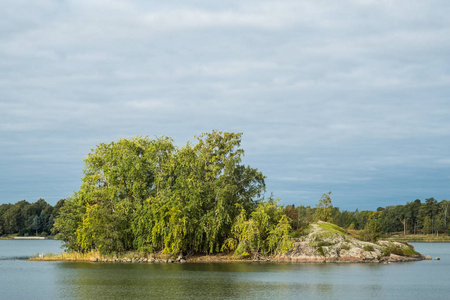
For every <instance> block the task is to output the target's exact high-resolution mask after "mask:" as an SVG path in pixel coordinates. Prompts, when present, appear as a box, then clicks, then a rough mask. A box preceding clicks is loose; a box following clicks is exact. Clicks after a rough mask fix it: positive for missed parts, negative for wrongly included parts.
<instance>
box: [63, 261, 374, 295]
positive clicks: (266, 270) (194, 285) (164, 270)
mask: <svg viewBox="0 0 450 300" xmlns="http://www.w3.org/2000/svg"><path fill="white" fill-rule="evenodd" d="M360 267H363V269H365V271H368V270H369V269H379V265H364V266H362V265H344V266H342V268H341V265H334V264H271V263H265V264H264V263H263V264H257V263H228V264H226V263H221V264H207V263H205V264H112V263H111V264H90V263H60V264H58V265H57V273H58V275H57V276H56V278H57V283H56V284H57V285H58V286H60V287H61V288H60V291H61V292H62V294H60V298H77V299H92V297H94V296H95V298H102V299H124V298H128V299H130V298H135V299H148V298H165V299H199V298H200V299H246V298H247V299H274V298H275V299H278V298H287V299H296V298H298V296H299V295H302V296H305V297H307V298H309V299H323V298H328V299H330V298H339V297H340V296H343V294H344V292H345V290H346V289H348V288H349V284H350V285H351V286H353V285H354V282H353V283H352V282H347V280H348V276H350V277H352V276H353V275H355V274H357V273H359V272H360V271H361V270H363V269H361V268H360ZM345 269H347V270H345ZM348 271H351V272H348ZM355 272H356V273H355ZM369 273H370V272H369ZM352 274H353V275H352ZM351 286H350V288H351ZM365 288H366V289H367V288H368V290H366V292H365V294H366V295H377V291H379V290H380V289H381V285H380V284H374V283H369V284H366V287H365ZM347 296H348V295H347Z"/></svg>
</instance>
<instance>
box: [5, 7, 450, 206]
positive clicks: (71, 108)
mask: <svg viewBox="0 0 450 300" xmlns="http://www.w3.org/2000/svg"><path fill="white" fill-rule="evenodd" d="M0 3H1V7H2V9H1V10H0V204H1V203H15V202H17V201H20V200H27V201H29V202H34V201H36V200H38V199H39V198H43V199H45V200H46V201H47V202H48V203H50V204H52V205H54V204H55V203H56V202H57V201H58V200H59V199H62V198H66V197H69V196H71V195H72V194H73V192H74V191H77V190H78V189H79V186H80V184H81V177H82V171H83V168H84V163H83V157H86V156H87V154H88V153H89V152H90V150H91V149H93V148H95V147H96V146H97V145H98V144H99V143H102V142H111V141H114V140H117V139H119V138H125V137H132V136H136V135H141V136H147V135H148V136H150V137H159V136H170V137H172V138H173V139H174V141H175V144H176V145H178V146H182V145H184V144H185V143H186V142H187V141H189V140H190V141H194V136H196V135H199V134H201V133H203V132H211V131H212V130H215V129H217V130H221V131H230V132H242V133H243V137H242V148H243V149H244V150H245V157H244V163H245V164H248V165H250V166H251V167H254V168H258V170H260V171H261V172H262V173H263V174H264V175H266V176H267V179H266V189H267V195H270V193H273V195H274V196H275V197H278V198H280V203H281V204H285V205H288V204H294V205H310V206H314V205H315V204H316V203H317V202H318V200H319V199H320V197H321V196H322V194H324V193H327V192H328V191H332V194H331V199H332V203H333V205H334V206H339V207H340V208H341V209H346V210H355V209H357V208H358V209H359V210H374V209H376V208H377V207H380V206H382V207H385V206H388V205H398V204H406V202H409V201H414V200H415V199H421V200H422V201H424V200H425V199H426V198H430V197H434V198H435V199H437V200H438V201H441V200H443V199H450V189H449V187H450V184H449V183H450V172H449V171H450V156H449V153H450V152H449V150H450V117H449V116H450V98H449V97H450V18H448V16H449V15H450V2H449V1H447V0H430V1H401V0H398V1H388V0H342V1H333V0H330V1H326V0H317V1H306V0H294V1H291V0H283V1H274V0H272V1H267V0H240V1H233V0H231V1H210V0H207V1H206V0H205V1H203V0H186V1H130V0H127V1H114V0H76V1H75V0H74V1H69V0H62V1H61V0H59V1H50V0H42V1H31V0H30V1H25V0H24V1H7V0H0Z"/></svg>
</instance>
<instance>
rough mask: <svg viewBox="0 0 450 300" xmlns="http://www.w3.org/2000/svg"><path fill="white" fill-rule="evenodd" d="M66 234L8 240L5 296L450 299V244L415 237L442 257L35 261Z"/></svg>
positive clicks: (1, 269)
mask: <svg viewBox="0 0 450 300" xmlns="http://www.w3.org/2000/svg"><path fill="white" fill-rule="evenodd" d="M59 245H60V244H59V242H58V241H49V240H44V241H9V240H0V299H300V298H302V299H372V298H377V299H447V298H448V295H449V294H450V284H449V275H450V244H449V243H443V244H429V243H415V244H414V246H415V247H416V250H418V251H419V252H421V253H423V254H425V255H427V254H429V255H431V256H433V258H434V257H435V256H439V257H440V258H441V260H440V261H434V260H433V261H421V262H413V263H399V264H389V265H383V264H301V263H297V264H289V263H277V264H275V263H229V264H100V263H97V264H95V263H62V262H30V261H26V260H24V259H23V258H24V257H27V256H31V255H34V254H36V253H38V252H39V253H41V252H43V253H48V252H53V253H56V252H61V250H60V249H59Z"/></svg>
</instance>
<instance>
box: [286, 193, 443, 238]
mask: <svg viewBox="0 0 450 300" xmlns="http://www.w3.org/2000/svg"><path fill="white" fill-rule="evenodd" d="M449 206H450V201H449V200H442V201H440V202H438V201H437V200H436V199H434V198H428V199H426V200H425V202H423V203H422V202H421V200H419V199H416V200H414V201H412V202H408V203H406V204H405V205H395V206H386V207H378V209H377V210H376V211H372V210H363V211H359V210H358V209H356V210H355V211H346V210H342V211H341V210H340V209H339V207H333V206H331V205H329V206H328V209H329V219H328V221H330V222H332V223H334V224H336V225H338V226H340V227H343V228H346V229H356V230H364V229H367V228H368V227H370V226H372V227H375V229H376V230H377V231H378V232H380V233H384V234H391V233H394V232H402V233H405V234H446V233H447V231H448V230H449V225H450V224H449V220H448V214H449ZM316 209H317V208H311V207H310V206H302V205H300V206H297V207H295V206H294V205H288V206H286V207H285V214H286V215H287V216H288V217H289V218H290V220H291V221H290V224H291V227H292V228H293V229H301V228H304V227H305V225H307V224H308V223H310V222H313V221H314V220H315V219H316Z"/></svg>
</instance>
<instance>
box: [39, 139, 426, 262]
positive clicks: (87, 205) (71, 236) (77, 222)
mask: <svg viewBox="0 0 450 300" xmlns="http://www.w3.org/2000/svg"><path fill="white" fill-rule="evenodd" d="M196 139H197V143H196V144H191V143H190V142H188V143H187V144H186V145H185V146H183V147H181V148H179V147H176V146H175V145H174V144H173V141H172V139H171V138H168V137H160V138H157V139H154V140H153V139H150V138H148V137H134V138H131V139H120V140H118V141H117V142H111V143H109V144H100V145H98V147H97V148H96V149H93V150H92V151H91V153H89V154H88V156H87V157H86V158H85V159H84V161H85V164H86V167H85V170H84V176H83V178H82V184H81V187H80V190H79V191H78V192H75V193H74V195H73V196H72V197H70V198H69V199H67V200H66V201H65V202H64V205H63V206H62V207H61V209H60V213H59V215H58V216H57V217H56V218H55V222H54V229H53V230H54V231H55V232H57V233H58V234H57V238H58V239H60V240H62V241H63V242H64V247H65V248H66V253H63V254H61V255H39V256H38V257H36V258H34V259H36V260H73V261H95V262H129V261H131V262H186V261H189V262H211V261H227V262H228V261H290V262H396V261H414V260H420V259H423V256H422V255H420V254H419V253H417V252H416V251H414V248H413V247H412V246H411V245H408V244H407V243H398V242H392V241H378V240H379V237H380V228H379V222H378V220H377V216H378V214H375V213H374V214H372V216H373V217H370V219H369V220H368V222H367V225H366V227H365V228H364V230H360V231H359V232H358V233H357V234H355V233H354V232H352V231H351V229H343V228H341V227H339V226H337V225H334V224H332V223H331V221H332V212H333V209H334V208H333V206H332V204H331V198H330V194H331V192H329V193H327V194H324V195H323V196H322V198H321V199H320V200H319V203H318V204H317V205H316V208H315V209H314V221H309V222H304V223H302V224H301V225H299V222H298V221H299V217H298V216H297V217H296V218H297V219H296V220H293V218H292V217H291V216H292V213H290V212H292V211H291V210H288V209H286V208H284V207H283V206H282V205H279V204H278V203H279V201H278V199H275V198H274V197H273V196H272V195H271V196H270V197H268V198H265V197H264V196H263V195H264V192H265V183H264V179H265V176H264V175H263V174H262V173H261V172H259V171H258V170H257V169H255V168H251V167H249V166H246V165H243V164H241V161H242V156H243V155H244V151H243V150H242V149H240V148H239V146H240V143H241V134H240V133H228V132H219V131H213V132H211V133H205V134H202V135H201V136H199V137H196ZM294 223H296V226H295V228H293V226H292V224H294ZM350 227H351V226H350ZM362 240H364V241H362Z"/></svg>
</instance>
